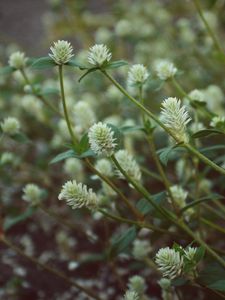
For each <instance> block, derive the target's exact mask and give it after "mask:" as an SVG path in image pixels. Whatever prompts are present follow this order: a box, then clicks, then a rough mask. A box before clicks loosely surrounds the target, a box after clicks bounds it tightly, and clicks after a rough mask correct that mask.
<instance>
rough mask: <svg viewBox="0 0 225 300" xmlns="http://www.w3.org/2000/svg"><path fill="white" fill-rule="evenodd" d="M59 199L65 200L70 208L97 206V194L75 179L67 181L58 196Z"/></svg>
mask: <svg viewBox="0 0 225 300" xmlns="http://www.w3.org/2000/svg"><path fill="white" fill-rule="evenodd" d="M58 199H59V200H66V202H67V204H68V205H69V206H71V207H72V209H77V208H81V207H86V208H89V209H96V208H97V207H98V198H97V195H96V194H95V193H94V192H93V191H92V189H88V188H87V186H86V185H84V184H82V183H77V182H76V180H73V181H67V182H66V183H65V184H64V185H63V186H62V190H61V192H60V194H59V196H58Z"/></svg>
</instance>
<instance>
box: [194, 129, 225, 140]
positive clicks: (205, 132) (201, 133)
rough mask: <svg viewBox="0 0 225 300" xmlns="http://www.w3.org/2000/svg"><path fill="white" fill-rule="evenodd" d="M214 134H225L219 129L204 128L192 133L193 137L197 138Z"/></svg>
mask: <svg viewBox="0 0 225 300" xmlns="http://www.w3.org/2000/svg"><path fill="white" fill-rule="evenodd" d="M212 134H225V133H224V132H223V131H220V130H217V129H203V130H200V131H198V132H195V133H194V134H193V135H192V138H194V139H197V138H202V137H206V136H209V135H212Z"/></svg>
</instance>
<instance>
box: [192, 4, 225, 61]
mask: <svg viewBox="0 0 225 300" xmlns="http://www.w3.org/2000/svg"><path fill="white" fill-rule="evenodd" d="M193 2H194V5H195V7H196V9H197V12H198V14H199V17H200V18H201V20H202V22H203V23H204V25H205V28H206V30H207V31H208V34H209V35H210V37H211V38H212V40H213V43H214V46H215V48H216V50H217V51H218V52H219V53H220V54H222V56H223V58H225V53H224V51H223V49H222V47H221V46H220V43H219V42H218V39H217V37H216V35H215V33H214V32H213V30H212V29H211V27H210V26H209V24H208V22H207V20H206V18H205V16H204V14H203V11H202V7H201V5H200V3H199V0H193Z"/></svg>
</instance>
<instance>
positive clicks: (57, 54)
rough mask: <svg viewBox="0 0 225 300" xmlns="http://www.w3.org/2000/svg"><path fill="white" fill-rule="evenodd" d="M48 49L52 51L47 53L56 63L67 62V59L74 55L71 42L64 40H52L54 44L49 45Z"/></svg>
mask: <svg viewBox="0 0 225 300" xmlns="http://www.w3.org/2000/svg"><path fill="white" fill-rule="evenodd" d="M50 50H51V52H52V53H49V54H48V55H49V56H50V57H51V58H52V59H53V60H54V61H55V63H56V64H57V65H63V64H66V63H68V61H69V60H70V59H71V58H72V57H73V56H74V54H73V47H72V46H71V43H69V42H67V41H64V40H58V41H57V42H54V45H53V46H51V47H50Z"/></svg>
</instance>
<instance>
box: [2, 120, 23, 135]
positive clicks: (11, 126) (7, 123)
mask: <svg viewBox="0 0 225 300" xmlns="http://www.w3.org/2000/svg"><path fill="white" fill-rule="evenodd" d="M1 128H2V131H3V132H4V133H6V134H9V135H13V134H16V133H18V131H19V129H20V123H19V121H18V120H17V119H16V118H13V117H8V118H5V119H4V120H3V122H2V123H1Z"/></svg>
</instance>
